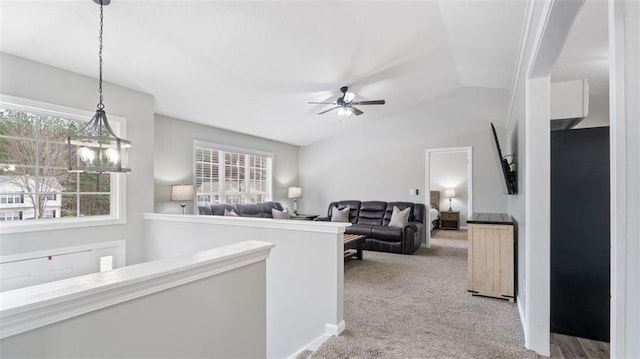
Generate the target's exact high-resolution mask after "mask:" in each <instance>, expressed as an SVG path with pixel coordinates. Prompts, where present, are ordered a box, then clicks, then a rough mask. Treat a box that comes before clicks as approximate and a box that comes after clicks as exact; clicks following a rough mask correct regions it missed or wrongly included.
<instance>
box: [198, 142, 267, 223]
mask: <svg viewBox="0 0 640 359" xmlns="http://www.w3.org/2000/svg"><path fill="white" fill-rule="evenodd" d="M198 147H201V148H208V149H212V150H216V151H224V152H235V153H241V154H243V155H253V156H262V157H269V158H270V159H271V166H270V168H269V184H268V188H269V193H270V194H271V200H273V165H274V157H275V156H274V154H273V152H267V151H261V150H256V149H252V148H246V147H237V146H231V145H224V144H221V143H215V142H209V141H203V140H193V148H192V150H193V153H192V156H191V162H192V170H193V177H192V181H193V186H194V189H193V190H194V194H193V198H194V200H195V202H194V204H195V205H194V206H193V214H198V205H197V203H198V202H197V199H198V189H197V188H196V183H197V179H196V173H197V168H196V149H197V148H198Z"/></svg>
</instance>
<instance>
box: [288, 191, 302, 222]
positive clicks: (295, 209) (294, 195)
mask: <svg viewBox="0 0 640 359" xmlns="http://www.w3.org/2000/svg"><path fill="white" fill-rule="evenodd" d="M301 197H302V188H300V187H289V198H293V214H294V215H296V216H297V215H298V198H301Z"/></svg>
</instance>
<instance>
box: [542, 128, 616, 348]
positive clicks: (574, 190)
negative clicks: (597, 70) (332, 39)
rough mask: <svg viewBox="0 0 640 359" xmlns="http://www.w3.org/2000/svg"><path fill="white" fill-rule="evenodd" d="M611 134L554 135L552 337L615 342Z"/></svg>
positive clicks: (592, 131)
mask: <svg viewBox="0 0 640 359" xmlns="http://www.w3.org/2000/svg"><path fill="white" fill-rule="evenodd" d="M609 247H610V240H609V128H608V127H598V128H587V129H577V130H562V131H553V132H551V331H552V332H555V333H561V334H568V335H574V336H578V337H583V338H590V339H595V340H601V341H609V317H610V314H609V299H610V297H609V296H610V289H609V288H610V283H609V278H610V274H609V252H610V248H609Z"/></svg>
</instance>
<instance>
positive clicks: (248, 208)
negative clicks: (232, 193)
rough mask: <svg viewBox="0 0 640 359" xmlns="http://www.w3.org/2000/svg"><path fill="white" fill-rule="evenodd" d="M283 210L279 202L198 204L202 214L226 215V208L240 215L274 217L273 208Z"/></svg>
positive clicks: (199, 211)
mask: <svg viewBox="0 0 640 359" xmlns="http://www.w3.org/2000/svg"><path fill="white" fill-rule="evenodd" d="M272 208H275V209H277V210H278V211H282V205H281V204H280V203H279V202H260V203H220V204H212V205H203V206H198V213H200V214H201V215H209V216H211V215H213V216H224V210H225V209H226V210H228V211H231V210H233V211H234V212H236V213H237V214H238V216H240V217H257V218H273V215H272V214H271V209H272Z"/></svg>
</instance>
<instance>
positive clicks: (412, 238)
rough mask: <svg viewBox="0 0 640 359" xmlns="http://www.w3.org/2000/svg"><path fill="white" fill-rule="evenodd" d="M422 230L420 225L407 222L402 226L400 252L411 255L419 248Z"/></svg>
mask: <svg viewBox="0 0 640 359" xmlns="http://www.w3.org/2000/svg"><path fill="white" fill-rule="evenodd" d="M421 230H422V223H420V222H417V221H415V222H409V223H407V224H405V225H404V226H402V252H403V253H405V254H412V253H413V252H415V251H416V250H417V249H418V247H420V242H421V240H422V239H421V237H420V236H419V233H420V231H421Z"/></svg>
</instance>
